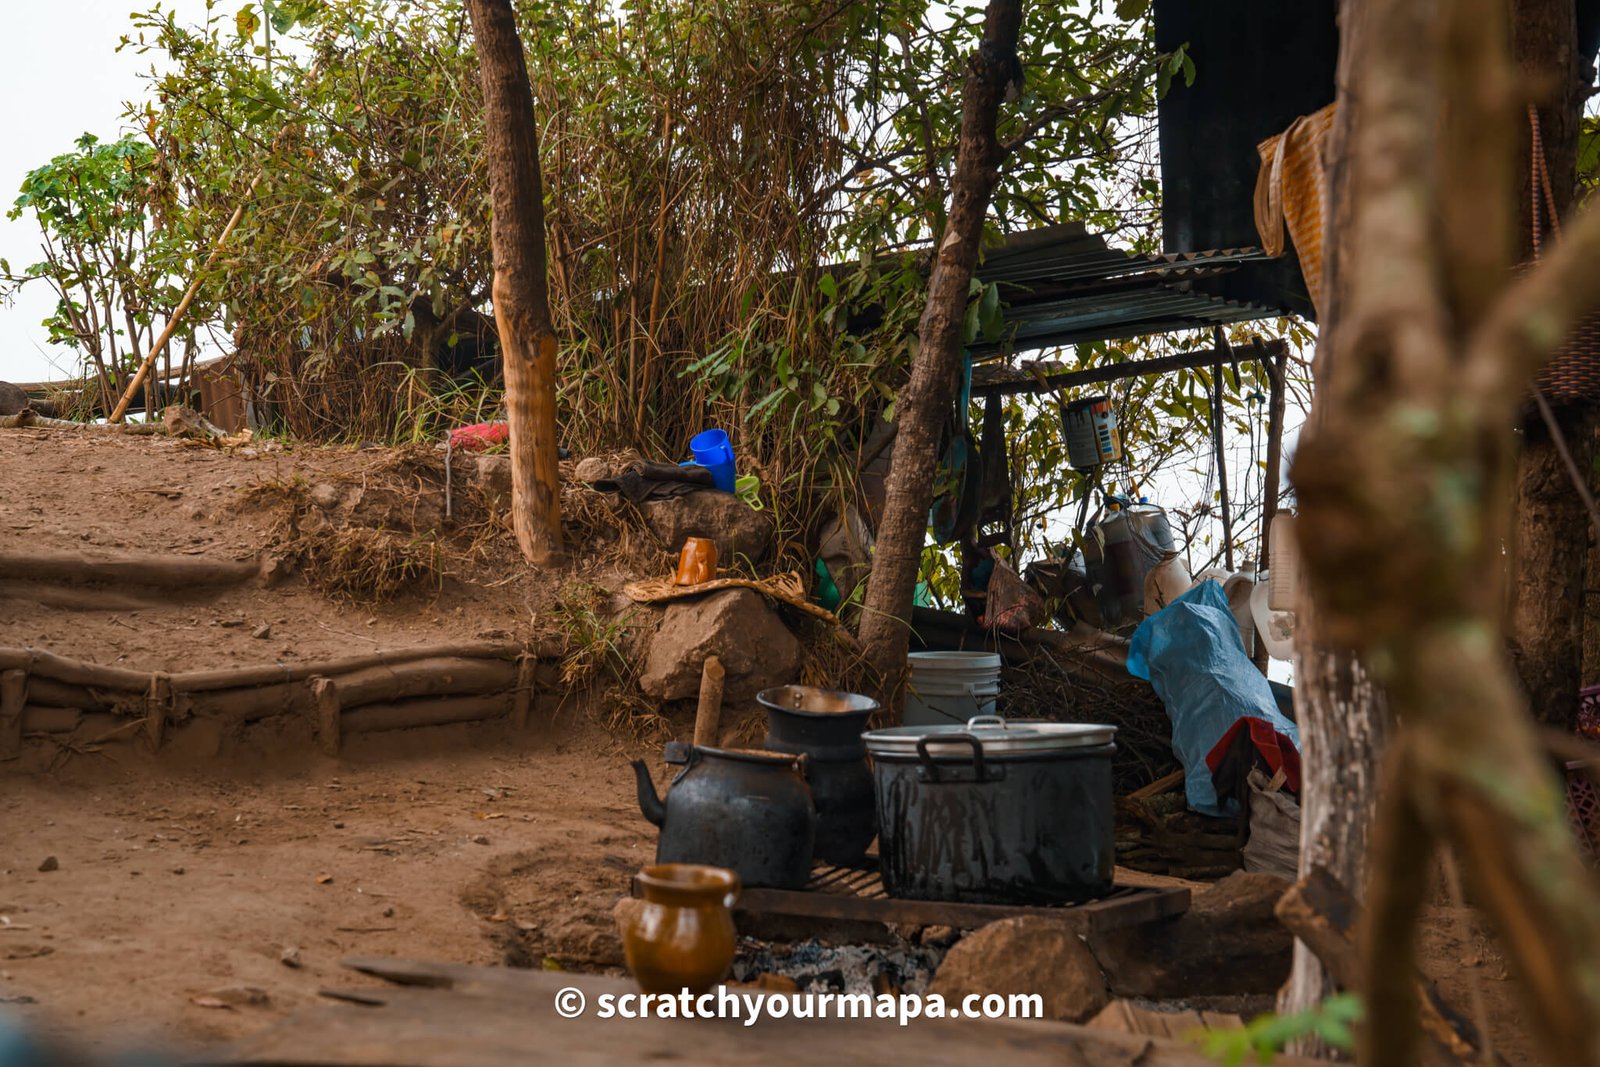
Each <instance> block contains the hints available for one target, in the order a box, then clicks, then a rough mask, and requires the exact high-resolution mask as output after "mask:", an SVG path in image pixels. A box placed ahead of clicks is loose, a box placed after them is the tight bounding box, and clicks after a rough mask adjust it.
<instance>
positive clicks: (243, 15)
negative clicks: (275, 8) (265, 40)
mask: <svg viewBox="0 0 1600 1067" xmlns="http://www.w3.org/2000/svg"><path fill="white" fill-rule="evenodd" d="M233 25H234V28H235V30H236V31H237V32H238V34H239V40H241V41H248V40H250V39H252V38H254V37H255V35H256V32H257V31H258V30H260V29H261V19H260V18H259V17H257V15H256V8H255V5H254V4H246V5H245V6H244V7H241V8H240V9H239V13H238V14H237V15H235V16H233Z"/></svg>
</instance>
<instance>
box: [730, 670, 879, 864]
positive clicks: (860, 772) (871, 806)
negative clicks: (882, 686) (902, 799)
mask: <svg viewBox="0 0 1600 1067" xmlns="http://www.w3.org/2000/svg"><path fill="white" fill-rule="evenodd" d="M756 699H757V700H758V701H760V702H761V706H762V707H764V708H766V709H767V736H766V739H765V740H763V741H762V742H761V743H762V745H763V746H764V747H766V748H768V749H771V750H772V751H774V752H790V753H793V754H795V755H802V754H803V755H804V756H805V757H806V765H805V775H806V782H807V783H808V784H809V785H810V786H811V796H812V799H813V800H814V801H815V802H816V805H817V847H816V855H817V858H818V859H820V860H823V861H825V862H828V863H838V864H845V865H848V864H853V863H857V862H859V861H860V859H861V857H862V856H864V855H866V851H867V846H868V845H870V844H872V839H873V838H874V837H876V836H877V833H878V813H877V808H876V805H875V802H874V798H873V786H872V768H871V766H870V765H869V764H868V763H867V746H866V744H865V743H864V742H863V741H862V740H861V731H862V730H864V729H866V726H867V719H869V718H870V717H871V716H872V713H873V712H875V711H877V710H878V703H877V701H875V700H872V699H871V698H870V697H864V696H859V695H857V694H855V693H846V692H843V691H842V690H838V689H817V688H815V687H813V686H809V685H780V686H778V687H776V688H774V689H764V690H762V691H761V692H760V693H757V694H756Z"/></svg>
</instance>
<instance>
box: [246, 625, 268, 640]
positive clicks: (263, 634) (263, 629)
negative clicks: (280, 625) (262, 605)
mask: <svg viewBox="0 0 1600 1067" xmlns="http://www.w3.org/2000/svg"><path fill="white" fill-rule="evenodd" d="M250 636H251V637H254V638H257V639H259V640H262V641H265V640H266V639H267V638H269V637H271V636H272V624H271V623H270V622H264V623H262V624H261V625H260V626H257V627H256V628H255V629H254V630H251V631H250Z"/></svg>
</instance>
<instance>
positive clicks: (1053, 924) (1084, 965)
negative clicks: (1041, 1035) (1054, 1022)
mask: <svg viewBox="0 0 1600 1067" xmlns="http://www.w3.org/2000/svg"><path fill="white" fill-rule="evenodd" d="M928 992H930V993H938V994H939V995H941V996H943V997H944V999H945V1005H946V1008H948V1007H950V1006H951V1005H952V1004H954V1005H956V1006H958V1007H959V1005H960V1003H961V1000H962V998H964V997H966V996H968V995H970V994H974V993H976V994H978V995H980V996H987V995H988V994H990V993H998V994H1000V995H1002V996H1005V995H1008V994H1012V993H1024V994H1025V993H1037V994H1039V996H1041V997H1042V998H1043V999H1044V1017H1045V1018H1046V1019H1061V1020H1063V1021H1065V1022H1071V1023H1079V1022H1083V1021H1084V1020H1085V1019H1088V1018H1091V1017H1093V1016H1094V1015H1095V1014H1096V1013H1097V1012H1099V1011H1100V1009H1101V1008H1104V1007H1105V1006H1106V1004H1107V1003H1108V1002H1109V1001H1110V999H1111V996H1110V994H1109V993H1108V992H1107V990H1106V980H1105V977H1104V976H1103V975H1101V973H1100V964H1099V963H1097V962H1096V961H1095V958H1094V953H1092V952H1090V951H1089V949H1088V946H1086V945H1085V944H1084V943H1083V941H1082V940H1080V939H1079V937H1078V935H1077V934H1075V933H1073V932H1072V930H1071V928H1070V927H1068V926H1066V925H1065V924H1063V923H1060V922H1057V921H1056V920H1054V919H1050V918H1046V917H1037V916H1031V915H1030V916H1027V917H1023V918H1016V919H1001V920H1000V921H999V922H993V923H990V924H989V925H988V926H985V927H983V928H982V929H980V930H978V931H977V932H976V933H973V934H970V935H968V936H967V937H965V938H962V940H961V941H960V942H959V943H957V945H956V946H955V947H954V948H952V949H951V950H950V953H949V955H947V956H945V958H944V962H943V963H941V964H940V965H939V970H938V973H936V974H935V975H934V976H933V984H932V985H930V986H929V987H928Z"/></svg>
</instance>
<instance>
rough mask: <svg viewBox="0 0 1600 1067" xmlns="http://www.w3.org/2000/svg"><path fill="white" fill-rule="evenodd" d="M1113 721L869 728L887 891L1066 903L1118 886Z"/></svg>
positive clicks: (984, 720)
mask: <svg viewBox="0 0 1600 1067" xmlns="http://www.w3.org/2000/svg"><path fill="white" fill-rule="evenodd" d="M1115 736H1116V728H1115V727H1113V726H1100V725H1084V724H1077V723H1048V722H1027V723H1007V722H1006V721H1005V720H1003V719H1001V718H999V717H997V716H993V715H984V716H979V717H977V718H974V719H971V720H970V721H969V722H968V723H967V725H966V726H965V727H962V726H900V727H894V728H892V729H887V730H874V731H872V732H871V733H868V734H866V735H865V736H864V738H863V740H864V741H865V742H866V745H867V751H868V752H870V753H871V754H872V766H873V775H874V780H875V785H876V790H877V806H878V826H879V831H878V854H879V857H880V859H881V860H882V863H883V884H884V888H885V889H886V890H887V891H888V893H889V895H890V896H893V897H906V898H910V899H913V900H953V901H961V902H964V903H972V904H1021V905H1033V904H1068V903H1077V902H1081V901H1084V900H1090V899H1093V898H1095V897H1099V896H1104V895H1105V894H1106V893H1108V892H1110V890H1111V882H1112V867H1113V865H1114V860H1115V852H1114V849H1115V838H1114V835H1113V828H1112V794H1111V754H1112V753H1113V752H1115V751H1116V745H1115V744H1114V743H1113V738H1114V737H1115Z"/></svg>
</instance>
